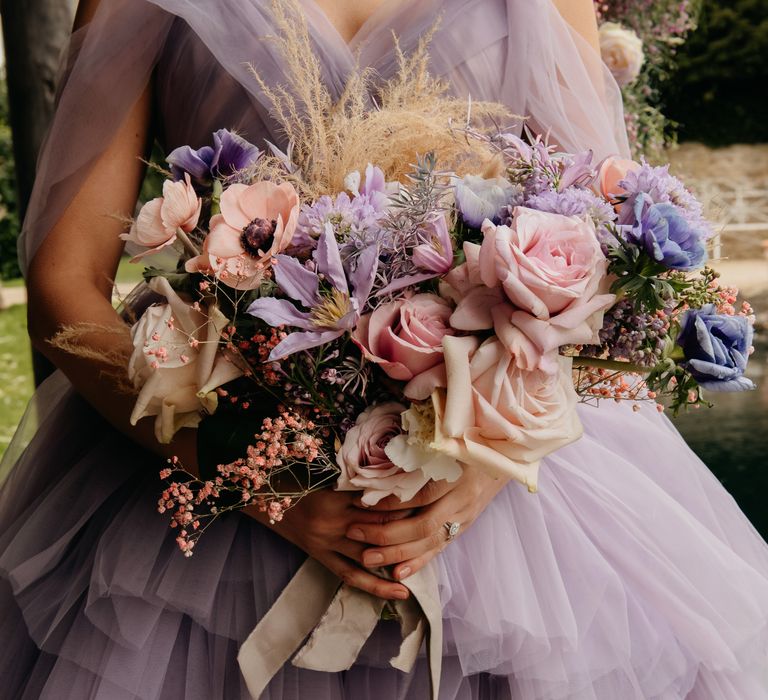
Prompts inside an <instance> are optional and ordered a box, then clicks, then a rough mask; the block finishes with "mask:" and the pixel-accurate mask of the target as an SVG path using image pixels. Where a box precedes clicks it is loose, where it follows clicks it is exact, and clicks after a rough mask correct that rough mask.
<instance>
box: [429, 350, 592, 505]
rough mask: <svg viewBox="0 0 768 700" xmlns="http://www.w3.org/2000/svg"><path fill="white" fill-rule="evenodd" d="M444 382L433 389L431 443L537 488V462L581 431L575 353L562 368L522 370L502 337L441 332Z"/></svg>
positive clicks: (493, 472)
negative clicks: (482, 338)
mask: <svg viewBox="0 0 768 700" xmlns="http://www.w3.org/2000/svg"><path fill="white" fill-rule="evenodd" d="M443 347H444V354H445V363H446V369H447V377H448V382H447V387H446V388H445V389H436V390H435V391H434V392H433V393H432V404H433V406H434V410H435V416H436V428H435V437H434V441H433V443H432V447H433V449H436V450H437V451H439V452H441V453H443V454H445V455H447V456H449V457H453V458H454V459H456V460H458V461H459V462H462V463H467V464H476V465H478V466H480V467H482V468H484V469H486V470H487V471H488V472H489V473H490V474H491V475H493V476H496V477H500V478H509V477H512V478H514V479H516V480H517V481H520V482H521V483H523V484H525V485H526V486H527V487H528V490H529V491H532V492H533V491H536V488H537V474H538V467H539V462H540V461H541V459H542V458H543V457H545V456H546V455H548V454H549V453H551V452H553V451H554V450H556V449H558V448H560V447H562V446H564V445H567V444H568V443H570V442H573V441H575V440H577V439H578V438H579V437H580V436H581V434H582V427H581V423H580V422H579V418H578V415H577V413H576V403H577V401H578V398H577V396H576V392H575V390H574V388H573V380H572V378H571V360H570V359H569V358H565V357H559V358H558V363H559V368H558V372H556V373H555V374H550V373H547V372H544V371H541V370H534V371H526V370H523V369H520V367H519V366H518V363H517V362H516V359H515V357H514V356H513V355H512V353H510V352H509V350H508V349H507V348H506V347H505V346H504V345H503V344H502V342H501V341H500V340H499V339H498V338H495V337H494V338H489V339H488V340H486V341H485V342H483V343H482V344H480V341H479V340H478V339H477V338H476V337H472V336H467V337H454V336H446V337H445V338H444V339H443Z"/></svg>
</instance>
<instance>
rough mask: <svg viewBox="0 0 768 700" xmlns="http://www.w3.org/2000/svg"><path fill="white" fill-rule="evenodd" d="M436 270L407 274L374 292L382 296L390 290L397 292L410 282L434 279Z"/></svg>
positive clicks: (389, 292) (390, 291)
mask: <svg viewBox="0 0 768 700" xmlns="http://www.w3.org/2000/svg"><path fill="white" fill-rule="evenodd" d="M438 274H439V273H437V272H420V273H419V274H416V275H408V276H406V277H401V278H400V279H398V280H394V281H392V282H390V283H389V284H388V285H387V286H386V287H384V289H380V290H379V291H378V292H376V296H377V297H381V296H384V295H385V294H391V293H392V292H398V291H400V290H401V289H405V288H406V287H410V286H411V285H412V284H418V283H419V282H426V281H427V280H431V279H434V278H435V277H437V276H438Z"/></svg>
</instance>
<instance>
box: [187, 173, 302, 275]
mask: <svg viewBox="0 0 768 700" xmlns="http://www.w3.org/2000/svg"><path fill="white" fill-rule="evenodd" d="M298 217H299V196H298V194H297V193H296V190H295V189H294V188H293V185H291V184H290V183H288V182H283V183H281V184H279V185H276V184H274V183H273V182H269V181H262V182H257V183H255V184H253V185H242V184H234V185H230V186H229V187H228V188H227V189H226V190H224V192H223V194H222V195H221V213H220V214H216V215H215V216H213V217H212V218H211V229H210V232H209V234H208V236H207V238H206V239H205V242H204V243H203V252H202V254H201V255H199V256H197V257H195V258H192V259H191V260H188V261H187V263H186V269H187V271H188V272H206V273H210V274H213V275H215V276H216V278H218V279H219V280H221V281H222V282H224V283H225V284H227V285H229V286H230V287H234V288H235V289H255V288H256V287H258V286H259V284H260V283H261V281H262V279H263V274H264V270H265V269H266V268H267V267H269V266H270V265H271V264H272V258H273V257H274V256H275V255H277V254H278V253H280V252H282V251H284V250H285V249H286V248H287V247H288V246H289V245H290V243H291V240H292V239H293V234H294V232H295V231H296V224H297V222H298Z"/></svg>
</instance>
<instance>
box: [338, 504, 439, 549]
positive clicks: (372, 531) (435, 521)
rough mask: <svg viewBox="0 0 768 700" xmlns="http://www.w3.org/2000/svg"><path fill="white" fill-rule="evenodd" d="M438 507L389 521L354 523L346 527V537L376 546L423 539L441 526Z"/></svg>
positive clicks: (387, 545)
mask: <svg viewBox="0 0 768 700" xmlns="http://www.w3.org/2000/svg"><path fill="white" fill-rule="evenodd" d="M439 513H440V510H439V509H433V508H431V509H428V510H424V511H422V512H420V513H418V514H417V515H414V516H412V517H410V518H403V519H402V520H394V521H392V522H389V523H384V524H376V523H354V524H352V525H350V526H349V528H348V529H347V537H348V538H349V539H350V540H354V541H355V542H367V543H368V544H373V545H376V546H378V547H390V546H392V545H398V544H405V543H406V542H417V541H419V540H425V539H428V538H429V537H431V536H432V535H434V534H435V533H437V532H438V531H439V530H440V528H441V527H442V522H440V521H439Z"/></svg>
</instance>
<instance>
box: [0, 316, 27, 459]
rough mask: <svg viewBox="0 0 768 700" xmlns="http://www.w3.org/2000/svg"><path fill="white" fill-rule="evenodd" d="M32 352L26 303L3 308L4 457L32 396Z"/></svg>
mask: <svg viewBox="0 0 768 700" xmlns="http://www.w3.org/2000/svg"><path fill="white" fill-rule="evenodd" d="M32 390H33V382H32V355H31V350H30V345H29V337H28V336H27V307H26V305H18V306H12V307H11V308H9V309H5V310H2V311H0V456H2V454H3V452H5V449H6V448H7V447H8V443H9V442H10V441H11V437H13V431H14V430H15V429H16V424H17V423H18V422H19V419H20V418H21V416H22V414H23V413H24V408H25V407H26V405H27V401H28V400H29V397H30V396H32Z"/></svg>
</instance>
